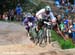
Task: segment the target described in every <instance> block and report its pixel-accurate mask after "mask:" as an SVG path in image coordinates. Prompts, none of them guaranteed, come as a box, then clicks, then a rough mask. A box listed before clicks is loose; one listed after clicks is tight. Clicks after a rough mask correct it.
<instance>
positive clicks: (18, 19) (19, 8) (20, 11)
mask: <svg viewBox="0 0 75 55" xmlns="http://www.w3.org/2000/svg"><path fill="white" fill-rule="evenodd" d="M16 15H17V21H21V20H22V19H21V15H22V7H21V6H20V4H18V5H17V7H16Z"/></svg>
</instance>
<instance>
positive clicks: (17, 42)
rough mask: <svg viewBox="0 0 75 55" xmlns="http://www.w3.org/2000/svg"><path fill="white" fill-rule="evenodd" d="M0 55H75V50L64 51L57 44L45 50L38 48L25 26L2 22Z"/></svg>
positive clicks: (0, 24)
mask: <svg viewBox="0 0 75 55" xmlns="http://www.w3.org/2000/svg"><path fill="white" fill-rule="evenodd" d="M54 43H55V44H54ZM53 44H54V45H53ZM0 55H75V49H72V50H62V49H61V48H60V46H59V45H58V44H57V42H52V43H51V44H48V45H47V46H46V47H44V48H43V47H39V46H38V45H37V46H36V45H35V44H34V43H33V42H32V41H30V39H29V37H28V35H27V32H26V30H25V29H24V27H23V26H21V25H20V24H15V23H8V22H0Z"/></svg>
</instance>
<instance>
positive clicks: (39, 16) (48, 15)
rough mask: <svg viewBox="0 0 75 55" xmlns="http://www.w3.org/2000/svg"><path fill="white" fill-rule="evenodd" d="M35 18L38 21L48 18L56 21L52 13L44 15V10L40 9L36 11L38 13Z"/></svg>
mask: <svg viewBox="0 0 75 55" xmlns="http://www.w3.org/2000/svg"><path fill="white" fill-rule="evenodd" d="M36 17H37V18H38V19H42V18H47V17H50V18H51V20H56V18H55V17H54V15H53V12H50V13H49V14H46V13H45V9H41V10H40V11H38V12H37V13H36Z"/></svg>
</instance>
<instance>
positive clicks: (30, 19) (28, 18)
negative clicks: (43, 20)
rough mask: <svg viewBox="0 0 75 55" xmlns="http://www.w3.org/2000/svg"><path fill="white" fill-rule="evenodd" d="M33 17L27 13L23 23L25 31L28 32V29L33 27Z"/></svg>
mask: <svg viewBox="0 0 75 55" xmlns="http://www.w3.org/2000/svg"><path fill="white" fill-rule="evenodd" d="M34 22H35V17H33V16H32V14H31V13H27V15H26V18H25V19H24V21H23V24H24V25H25V28H26V30H27V31H28V32H29V30H30V28H31V27H33V26H34Z"/></svg>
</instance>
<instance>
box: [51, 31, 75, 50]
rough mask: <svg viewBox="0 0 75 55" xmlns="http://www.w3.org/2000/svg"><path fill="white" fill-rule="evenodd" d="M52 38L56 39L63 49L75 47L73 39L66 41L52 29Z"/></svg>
mask: <svg viewBox="0 0 75 55" xmlns="http://www.w3.org/2000/svg"><path fill="white" fill-rule="evenodd" d="M52 39H53V40H54V41H58V42H59V44H60V46H61V48H62V49H70V48H74V47H75V45H74V44H73V43H72V40H66V41H65V40H64V39H63V38H62V37H61V36H59V35H58V34H57V33H56V32H55V31H52Z"/></svg>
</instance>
